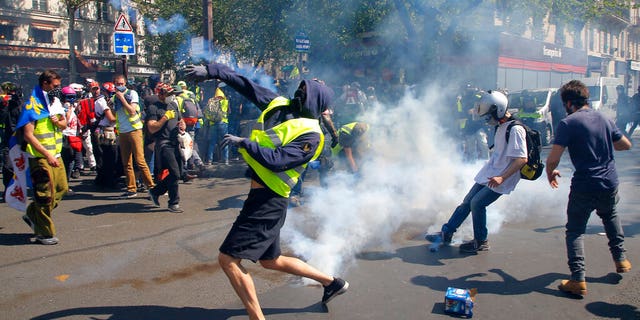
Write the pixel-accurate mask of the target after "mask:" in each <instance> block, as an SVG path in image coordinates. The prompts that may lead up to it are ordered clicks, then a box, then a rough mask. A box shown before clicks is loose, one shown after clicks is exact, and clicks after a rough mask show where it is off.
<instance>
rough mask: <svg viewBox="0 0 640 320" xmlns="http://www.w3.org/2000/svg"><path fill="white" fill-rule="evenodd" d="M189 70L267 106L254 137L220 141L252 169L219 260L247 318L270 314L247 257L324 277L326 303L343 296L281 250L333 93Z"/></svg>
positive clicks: (209, 69)
mask: <svg viewBox="0 0 640 320" xmlns="http://www.w3.org/2000/svg"><path fill="white" fill-rule="evenodd" d="M186 74H187V76H188V77H191V78H192V79H194V80H206V79H219V80H220V81H222V82H224V83H226V84H227V85H228V86H230V87H231V88H233V89H235V90H236V91H237V92H238V93H240V94H242V95H243V96H245V97H246V98H247V99H248V100H250V101H251V102H253V103H254V104H255V105H256V106H257V107H258V108H259V109H260V110H262V113H261V115H260V117H259V118H258V120H257V122H256V126H255V127H254V130H253V131H252V133H251V137H250V138H244V137H237V136H234V135H226V136H225V138H224V140H223V143H222V146H225V145H228V144H233V145H237V146H238V148H239V152H240V153H241V154H242V157H243V158H244V160H245V161H246V162H247V164H248V165H249V167H250V169H251V171H250V172H251V186H250V190H249V195H248V196H247V199H246V201H245V202H244V205H243V207H242V210H241V211H240V214H239V215H238V217H237V218H236V220H235V222H234V223H233V225H232V227H231V230H230V231H229V233H228V235H227V237H226V238H225V240H224V241H223V243H222V245H221V246H220V249H219V250H220V253H219V254H218V263H219V265H220V267H221V268H222V270H223V271H224V273H225V274H226V275H227V277H228V278H229V281H230V282H231V285H232V286H233V288H234V289H235V292H236V293H237V295H238V296H239V298H240V300H242V303H243V304H244V306H245V308H246V310H247V313H248V314H249V318H250V319H265V317H264V314H263V312H262V308H261V307H260V302H259V301H258V295H257V293H256V289H255V284H254V282H253V279H252V277H251V274H250V273H249V272H247V270H246V269H245V268H244V267H243V266H242V260H244V259H248V260H251V261H253V262H254V263H255V262H258V261H259V262H260V265H261V266H262V267H264V268H266V269H272V270H277V271H281V272H286V273H289V274H293V275H296V276H300V277H305V278H309V279H312V280H315V281H317V282H319V283H320V284H321V285H322V286H323V288H324V292H323V296H322V300H321V301H322V303H323V304H326V303H328V302H329V301H331V300H332V299H333V298H335V297H336V296H338V295H340V294H342V293H345V292H346V291H347V289H348V287H349V283H348V282H346V281H344V280H342V279H340V278H337V277H333V276H331V275H328V274H325V273H324V272H321V271H320V270H318V269H316V268H314V267H312V266H311V265H309V264H307V263H306V262H304V261H302V260H301V259H299V258H296V257H289V256H285V255H282V252H281V248H280V229H281V228H282V226H283V225H284V223H285V219H286V214H287V207H288V205H289V195H290V193H291V188H292V187H293V186H294V185H295V184H296V183H297V181H298V179H299V178H300V174H301V173H302V172H303V171H304V169H305V168H306V167H307V164H308V163H309V162H310V161H313V160H315V159H317V158H318V156H319V155H320V153H321V152H322V149H323V146H324V135H323V134H322V129H321V128H320V121H319V119H320V117H321V113H322V112H323V111H325V110H326V109H327V108H328V107H329V105H330V104H331V99H332V96H333V91H332V90H331V89H330V88H329V87H327V86H325V85H323V84H321V83H320V82H318V81H314V80H303V81H301V82H300V84H299V86H298V88H297V90H296V93H295V94H294V97H293V98H292V99H287V98H285V97H283V96H279V95H278V94H277V93H276V92H273V91H271V90H269V89H267V88H265V87H263V86H261V85H259V84H257V83H255V82H253V81H252V80H250V79H248V78H246V77H244V76H242V75H240V74H238V73H236V72H235V71H234V70H232V69H231V68H229V67H227V66H225V65H223V64H219V63H212V64H209V65H206V66H203V65H201V66H189V67H187V73H186Z"/></svg>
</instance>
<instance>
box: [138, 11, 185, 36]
mask: <svg viewBox="0 0 640 320" xmlns="http://www.w3.org/2000/svg"><path fill="white" fill-rule="evenodd" d="M144 22H145V25H146V26H147V30H148V31H149V33H150V34H151V35H153V36H157V35H160V34H165V33H170V32H176V31H183V30H185V29H186V28H187V20H186V19H185V18H184V17H183V16H182V15H179V14H174V15H173V16H171V18H169V20H166V19H163V18H157V19H156V20H149V19H145V21H144Z"/></svg>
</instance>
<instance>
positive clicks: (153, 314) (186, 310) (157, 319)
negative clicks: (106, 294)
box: [31, 303, 327, 320]
mask: <svg viewBox="0 0 640 320" xmlns="http://www.w3.org/2000/svg"><path fill="white" fill-rule="evenodd" d="M262 311H263V313H264V314H265V315H275V314H287V313H326V312H327V308H326V307H325V306H323V305H322V304H321V303H316V304H312V305H310V306H308V307H304V308H297V309H296V308H264V309H262ZM246 314H247V312H246V311H245V310H244V309H204V308H196V307H183V308H176V307H165V306H103V307H86V308H73V309H67V310H60V311H55V312H51V313H47V314H43V315H40V316H37V317H34V318H31V320H48V319H64V318H67V317H72V316H83V317H85V316H86V317H87V318H89V319H96V318H94V317H92V316H105V315H106V316H109V317H108V318H102V317H101V318H100V319H109V320H125V319H126V320H130V319H136V320H151V319H153V320H173V319H189V320H211V319H216V320H218V319H220V320H221V319H229V318H231V317H235V316H246Z"/></svg>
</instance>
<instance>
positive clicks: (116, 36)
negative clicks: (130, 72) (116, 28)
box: [113, 32, 136, 56]
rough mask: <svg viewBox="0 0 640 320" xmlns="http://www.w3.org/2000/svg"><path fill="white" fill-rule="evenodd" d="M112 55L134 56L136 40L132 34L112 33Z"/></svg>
mask: <svg viewBox="0 0 640 320" xmlns="http://www.w3.org/2000/svg"><path fill="white" fill-rule="evenodd" d="M113 53H114V54H117V55H128V56H131V55H135V54H136V38H135V36H134V35H133V33H132V32H114V33H113Z"/></svg>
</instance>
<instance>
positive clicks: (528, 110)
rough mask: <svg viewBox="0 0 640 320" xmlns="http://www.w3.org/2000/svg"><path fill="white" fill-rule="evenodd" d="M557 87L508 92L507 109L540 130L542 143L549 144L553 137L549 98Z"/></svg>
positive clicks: (523, 121)
mask: <svg viewBox="0 0 640 320" xmlns="http://www.w3.org/2000/svg"><path fill="white" fill-rule="evenodd" d="M557 90H558V89H555V88H544V89H530V90H519V91H514V92H509V95H508V99H509V111H510V112H511V111H513V112H514V113H515V115H516V117H517V118H519V119H520V121H522V123H524V124H526V125H527V126H529V127H530V128H532V129H535V130H538V131H539V132H540V140H542V141H541V142H542V145H545V146H546V145H549V144H551V141H552V139H553V129H554V128H553V119H552V117H551V98H552V97H553V95H554V93H556V91H557ZM516 109H517V111H516Z"/></svg>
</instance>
